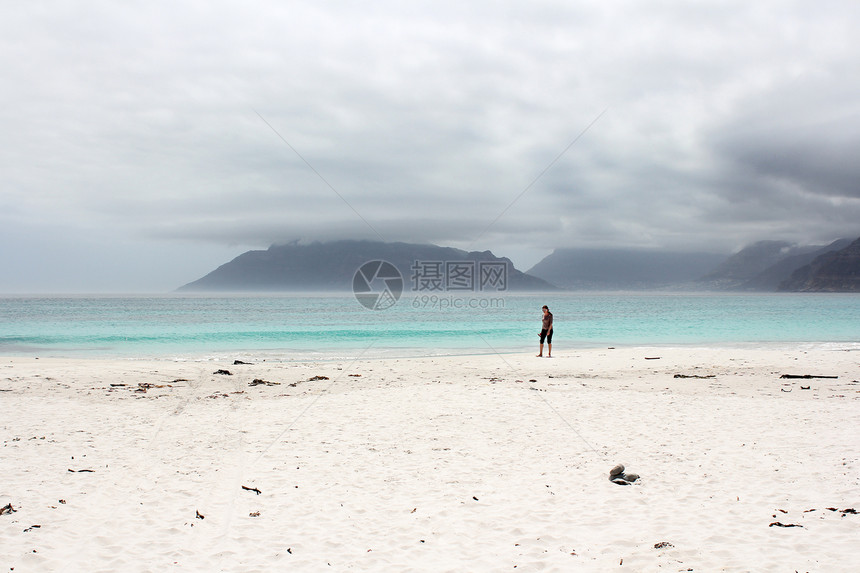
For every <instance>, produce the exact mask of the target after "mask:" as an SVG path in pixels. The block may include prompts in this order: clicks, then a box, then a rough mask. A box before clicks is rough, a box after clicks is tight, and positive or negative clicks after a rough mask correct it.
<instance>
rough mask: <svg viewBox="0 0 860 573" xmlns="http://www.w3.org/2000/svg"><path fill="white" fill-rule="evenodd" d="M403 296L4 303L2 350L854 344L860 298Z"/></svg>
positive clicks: (78, 353) (858, 345)
mask: <svg viewBox="0 0 860 573" xmlns="http://www.w3.org/2000/svg"><path fill="white" fill-rule="evenodd" d="M475 294H476V293H466V295H467V296H457V295H456V294H454V293H451V292H447V293H440V294H438V295H430V294H427V293H410V292H406V293H404V295H403V296H402V297H401V298H400V300H399V301H398V302H397V303H396V304H395V305H394V306H392V307H390V308H388V309H386V310H368V309H367V308H365V307H364V306H362V305H361V304H359V302H358V301H357V300H356V299H355V297H354V296H352V295H351V294H349V295H347V294H278V295H271V294H267V295H233V296H226V295H217V296H213V295H161V296H93V297H89V296H63V297H49V296H44V297H11V296H7V297H2V298H0V354H3V355H7V356H45V357H48V356H62V357H115V358H130V359H134V358H153V357H155V358H165V359H169V358H178V359H206V358H236V359H241V358H251V359H266V360H283V361H291V360H319V359H335V360H339V359H347V358H358V357H368V358H369V357H379V356H383V357H407V356H428V355H444V354H485V353H495V352H523V351H532V350H536V348H537V341H538V337H537V333H538V330H539V329H540V317H541V311H540V308H541V306H542V305H544V304H546V305H548V306H549V307H550V309H551V310H552V312H553V314H554V317H555V329H554V331H555V332H554V334H555V338H554V340H553V346H554V352H555V353H560V352H565V351H568V350H571V349H575V348H589V347H601V346H633V345H637V346H638V345H644V346H648V345H706V346H720V345H743V346H774V345H777V346H778V345H787V344H797V343H803V344H806V343H808V344H811V345H816V346H821V345H830V346H832V347H833V348H839V349H860V295H858V294H782V293H780V294H746V293H744V294H740V293H729V294H726V293H642V292H631V293H617V292H616V293H535V294H522V293H516V294H512V293H504V292H503V293H494V294H493V295H492V296H487V297H482V296H474V295H475Z"/></svg>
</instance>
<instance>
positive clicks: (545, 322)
mask: <svg viewBox="0 0 860 573" xmlns="http://www.w3.org/2000/svg"><path fill="white" fill-rule="evenodd" d="M541 328H543V329H544V330H546V331H547V332H549V329H550V328H552V313H551V312H549V311H547V313H546V314H545V315H543V318H542V319H541Z"/></svg>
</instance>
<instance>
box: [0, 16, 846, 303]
mask: <svg viewBox="0 0 860 573" xmlns="http://www.w3.org/2000/svg"><path fill="white" fill-rule="evenodd" d="M858 24H860V14H858V8H857V7H854V6H852V5H846V4H845V3H844V2H824V3H817V4H815V5H814V7H813V6H812V5H809V4H808V3H804V2H776V1H770V2H762V3H755V4H750V3H745V2H736V1H731V2H703V3H695V4H689V3H686V4H685V3H657V4H654V3H650V4H643V3H640V2H622V3H611V4H594V3H578V2H575V3H570V2H557V1H551V0H547V1H541V2H533V3H528V4H524V3H521V2H493V3H485V2H473V3H466V4H463V3H461V2H460V3H455V2H445V1H442V2H433V3H424V2H410V3H401V2H382V3H374V4H373V5H366V4H355V3H350V2H337V3H325V4H320V3H311V2H288V3H276V2H272V3H268V2H264V3H261V4H258V5H255V6H253V7H246V6H241V5H239V4H234V3H231V2H213V3H207V4H205V5H188V4H179V5H174V4H171V3H166V2H152V3H147V4H145V5H140V6H128V5H122V4H117V5H110V6H108V5H102V6H96V5H72V4H68V3H64V2H53V3H50V2H49V3H43V4H40V5H39V6H36V5H29V4H22V5H20V6H16V8H15V10H14V11H10V17H9V18H4V21H3V22H0V38H2V39H0V48H2V49H0V66H2V69H3V70H4V84H3V85H4V88H3V91H2V93H0V104H2V105H0V125H2V126H3V129H2V130H0V147H2V149H3V153H2V154H0V169H2V172H3V173H4V180H3V181H2V182H0V211H2V214H0V221H2V222H3V223H5V225H6V228H7V229H12V228H14V229H15V230H16V233H17V235H16V236H18V237H19V239H20V241H21V244H22V245H30V247H22V249H26V252H27V253H30V254H31V255H32V257H31V258H38V257H39V256H40V253H43V252H44V250H45V249H46V248H47V247H46V245H45V243H44V242H43V241H37V240H30V241H28V240H27V239H28V237H29V236H30V235H34V234H36V233H40V232H44V229H46V228H48V229H50V228H52V227H57V228H60V227H62V228H64V229H68V230H69V233H68V236H69V238H70V241H69V243H68V245H67V247H68V249H70V250H71V251H73V250H74V248H75V247H74V243H75V242H77V244H78V248H79V250H80V252H82V253H84V252H86V253H88V254H87V255H86V256H90V255H89V253H91V252H92V251H93V250H94V249H96V250H97V246H95V245H97V244H98V241H97V240H96V239H97V238H106V237H113V238H115V242H116V243H122V242H123V241H128V242H129V244H134V249H135V252H140V253H144V252H145V251H146V247H145V245H150V248H151V249H152V252H158V251H159V250H163V249H164V246H165V245H168V244H169V245H174V246H175V248H176V249H177V250H176V251H175V252H176V256H177V257H180V256H181V252H183V250H185V251H184V252H188V253H189V256H191V253H192V252H194V253H196V252H198V250H199V249H204V250H206V249H210V250H209V251H207V252H219V253H220V252H228V251H229V252H232V251H233V250H236V249H237V248H265V247H266V246H268V245H269V244H270V243H273V242H283V241H289V240H293V239H306V240H316V239H319V240H324V239H336V238H373V236H374V233H373V231H372V230H370V228H369V227H368V225H366V224H365V223H364V222H363V221H362V220H361V218H360V217H358V216H357V215H356V214H355V212H354V211H353V209H355V211H358V213H360V215H361V217H364V218H365V219H366V220H367V221H368V222H369V223H370V224H371V225H372V226H373V227H374V228H375V229H377V230H378V232H379V234H381V235H382V236H383V237H384V238H386V239H389V240H409V241H415V242H436V243H441V244H451V245H453V246H458V247H460V248H466V247H471V248H479V249H485V248H491V249H493V250H495V251H498V252H499V253H500V254H505V249H511V251H512V252H513V251H517V250H518V251H520V252H526V251H528V252H530V253H531V255H529V256H535V253H542V252H548V250H550V249H552V248H554V247H557V246H576V245H588V246H624V245H643V244H644V245H648V246H653V247H672V248H679V247H686V248H701V247H703V246H707V247H709V248H710V250H729V249H732V248H736V247H739V246H740V245H741V244H743V243H744V242H746V241H749V240H758V239H762V238H774V239H791V240H800V241H806V240H815V241H821V240H826V239H828V238H831V237H832V238H836V237H838V236H855V235H857V234H858V233H860V227H858V225H857V223H856V221H857V220H860V206H858V199H860V191H858V187H857V185H856V181H858V175H860V173H858V168H857V167H856V161H852V159H853V158H852V157H851V155H850V154H851V151H852V150H853V149H856V148H857V143H858V138H860V114H858V113H857V111H858V108H857V104H856V103H855V102H857V101H858V95H860V94H858V91H860V85H858V83H857V82H856V81H855V80H854V79H853V76H854V75H855V74H853V70H854V69H856V68H857V65H858V63H860V62H858V59H860V47H858V45H857V43H856V41H855V39H854V30H856V28H857V26H858ZM604 109H607V110H608V111H607V112H606V114H605V115H604V116H603V117H601V119H600V120H599V121H598V122H597V123H596V124H595V125H594V126H593V127H592V129H590V130H589V131H588V133H586V134H585V135H584V136H583V137H582V139H581V140H579V141H578V142H577V143H576V145H574V146H573V147H571V148H570V150H569V151H568V152H567V153H565V154H564V155H563V156H562V157H561V158H560V159H559V160H558V161H557V163H555V164H554V165H553V166H552V168H551V169H550V170H548V171H547V172H546V173H545V174H544V175H543V176H542V177H541V178H540V179H539V180H538V181H537V182H536V183H535V184H534V185H533V186H532V187H531V188H529V189H528V191H527V192H525V193H523V191H524V190H525V189H526V188H527V186H528V185H529V184H530V183H531V182H532V181H533V180H534V178H535V177H536V176H537V175H538V174H539V173H540V172H541V171H542V170H543V169H544V168H546V167H547V166H548V165H549V163H550V161H552V160H553V158H555V157H556V156H557V155H558V153H559V152H560V151H561V150H563V149H564V148H565V146H566V145H568V144H569V143H570V142H571V140H572V138H573V137H574V136H576V134H577V133H579V132H580V130H582V129H583V128H584V127H585V126H586V125H588V124H589V122H591V121H592V120H593V119H594V118H595V117H596V116H597V115H598V114H599V113H600V112H601V111H603V110H604ZM257 113H259V114H260V115H261V116H262V117H263V118H264V119H265V122H264V121H263V120H261V119H260V117H259V116H258V115H257ZM266 122H268V123H270V124H271V126H272V127H274V128H275V130H276V131H277V132H278V133H279V134H280V136H282V137H283V138H284V139H285V140H286V141H287V142H289V144H290V145H292V146H293V147H294V148H295V149H296V151H298V152H299V153H300V154H301V155H302V157H304V158H305V159H306V160H307V162H308V163H309V164H310V165H311V166H312V167H313V169H311V168H309V167H308V166H307V165H306V164H305V163H304V162H303V161H302V160H301V159H300V158H299V157H297V156H296V154H295V153H294V152H293V151H292V150H291V149H290V148H289V147H288V146H287V145H286V144H285V143H284V142H283V141H281V140H280V139H279V136H278V135H276V134H275V133H274V132H273V131H272V129H270V127H269V126H268V125H267V124H266ZM313 170H316V171H318V172H319V174H320V175H322V177H324V178H325V180H326V181H327V182H328V184H330V185H331V186H332V187H333V188H334V189H335V190H336V192H335V191H332V190H331V189H330V188H329V187H328V185H327V184H326V183H325V182H323V181H322V180H321V179H320V178H319V177H318V176H317V175H316V174H315V173H314V171H313ZM521 193H523V194H522V196H521V197H520V198H519V199H518V200H517V201H516V202H515V203H514V204H513V205H512V206H511V207H510V208H509V209H508V210H507V211H505V209H506V208H508V206H510V205H511V202H512V201H513V200H514V199H515V198H516V197H517V196H518V195H520V194H521ZM338 194H340V195H341V196H342V197H343V199H345V200H346V202H344V201H343V200H342V199H341V197H339V196H338ZM347 203H348V204H347ZM503 212H504V214H503V215H502V213H503ZM500 215H501V216H500ZM497 218H498V219H497ZM493 221H495V223H494V224H493V225H492V226H491V227H490V228H489V229H488V230H487V231H486V233H484V234H483V235H482V234H481V233H482V231H483V230H484V229H485V228H486V227H487V225H488V224H489V223H491V222H493ZM87 238H89V239H87ZM106 240H107V239H106ZM191 245H193V248H192V247H191ZM71 251H70V252H71ZM24 252H25V251H24V250H22V254H21V255H20V256H16V257H15V258H14V260H15V265H16V269H17V272H27V264H26V262H25V261H26V260H27V257H26V256H24ZM82 256H83V255H82ZM141 256H144V255H141ZM155 258H156V257H153V260H154V259H155ZM515 262H517V261H515ZM129 276H131V274H129ZM192 278H193V277H192ZM82 280H84V279H82ZM186 280H187V277H184V276H183V277H181V280H179V279H177V283H180V282H183V281H186ZM4 288H7V287H4V283H3V281H0V290H2V289H4Z"/></svg>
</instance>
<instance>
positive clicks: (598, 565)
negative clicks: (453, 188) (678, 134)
mask: <svg viewBox="0 0 860 573" xmlns="http://www.w3.org/2000/svg"><path fill="white" fill-rule="evenodd" d="M236 358H237V359H241V357H240V356H236ZM218 370H228V371H230V374H229V375H227V374H215V372H217V371H218ZM676 374H677V375H681V376H684V377H682V378H676V377H675V375H676ZM782 374H796V375H804V374H809V375H815V376H819V375H820V376H837V378H811V379H782V378H780V376H781V375H782ZM323 377H324V378H323ZM858 380H860V355H858V354H855V353H854V352H846V351H838V350H825V349H820V348H816V349H808V348H803V347H802V346H801V345H796V346H794V347H783V348H780V349H765V350H762V349H738V348H725V347H717V348H714V347H706V348H689V347H678V346H673V347H666V346H636V347H617V348H615V349H609V348H593V349H578V350H562V349H557V350H556V352H555V353H554V357H553V359H552V360H547V359H545V358H544V359H538V358H535V357H534V352H529V353H511V354H486V355H467V356H436V357H418V358H402V357H401V358H393V357H390V358H372V359H360V360H340V361H338V360H330V361H306V362H269V361H266V362H259V363H254V364H235V365H234V364H233V359H232V358H231V359H226V360H223V361H208V360H207V361H203V362H186V361H173V360H164V359H158V360H151V359H139V360H134V359H132V360H128V359H94V358H76V359H75V358H73V359H70V358H39V359H36V358H35V357H16V358H9V357H3V358H0V397H2V400H3V404H4V414H5V415H4V420H3V422H2V423H1V424H0V428H2V441H3V450H2V453H3V460H4V466H5V468H7V469H6V470H5V476H4V481H3V483H2V484H0V506H3V505H6V504H7V503H8V504H11V505H12V506H13V508H14V509H15V510H16V512H15V513H11V514H6V515H0V546H3V547H4V548H6V549H5V551H4V552H5V553H7V554H8V555H9V557H10V558H9V559H7V561H8V563H9V567H14V568H15V571H30V570H44V569H64V570H70V571H78V570H80V571H83V570H99V569H101V570H105V569H110V570H119V569H122V570H129V571H147V570H161V569H165V568H168V567H174V568H179V569H180V570H188V571H211V570H221V571H265V570H271V569H273V568H275V569H277V568H286V567H290V568H294V569H297V570H307V571H313V570H319V569H320V568H326V569H331V570H334V571H341V570H362V571H378V570H416V571H457V570H473V571H497V570H500V569H511V568H513V567H514V566H516V567H517V568H518V569H520V570H523V569H524V570H535V569H539V568H542V569H545V570H559V571H562V570H582V571H606V570H617V571H651V570H658V569H659V570H671V571H675V570H688V569H689V568H692V569H693V570H705V571H712V570H723V571H746V570H756V571H784V570H795V569H797V570H804V571H807V570H808V571H813V570H814V571H825V570H832V571H839V570H846V571H847V570H852V569H854V568H856V567H857V566H860V550H858V549H857V548H856V543H855V542H856V539H857V536H858V533H860V516H858V515H856V514H853V513H850V512H846V511H844V510H849V509H856V510H860V493H858V492H860V477H858V476H860V443H858V442H860V440H858V439H857V437H856V429H857V428H858V427H860V408H858V407H857V406H858V404H857V402H858V400H860V381H858ZM617 463H622V464H624V465H625V466H627V471H629V472H636V473H638V474H640V475H641V478H640V480H639V481H638V482H637V483H635V484H634V485H631V486H619V485H616V484H613V483H612V482H610V481H609V480H608V472H609V470H610V469H611V468H612V467H613V466H614V465H615V464H617ZM87 470H91V471H87ZM246 488H247V489H246ZM255 490H257V491H259V492H260V493H259V494H258V493H257V492H256V491H255ZM60 500H62V501H63V502H61V501H60ZM828 508H833V509H834V510H835V511H832V510H831V509H828ZM198 515H200V516H202V517H198ZM774 523H781V524H782V525H794V526H795V527H782V526H779V525H771V524H774ZM35 525H39V526H40V527H33V526H35Z"/></svg>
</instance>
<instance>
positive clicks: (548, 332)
mask: <svg viewBox="0 0 860 573" xmlns="http://www.w3.org/2000/svg"><path fill="white" fill-rule="evenodd" d="M539 335H540V352H539V353H538V357H543V343H544V340H546V357H547V358H552V313H551V312H550V311H549V307H548V306H547V305H543V318H542V319H541V328H540V333H539Z"/></svg>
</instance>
